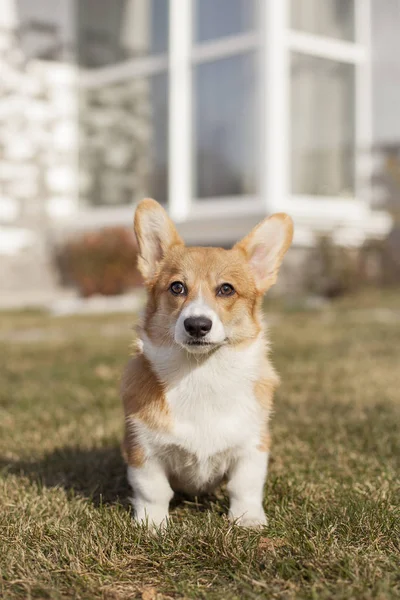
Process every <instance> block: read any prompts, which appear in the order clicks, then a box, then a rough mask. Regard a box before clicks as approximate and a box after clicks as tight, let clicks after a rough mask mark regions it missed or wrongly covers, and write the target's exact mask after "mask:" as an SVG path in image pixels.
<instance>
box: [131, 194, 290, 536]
mask: <svg viewBox="0 0 400 600" xmlns="http://www.w3.org/2000/svg"><path fill="white" fill-rule="evenodd" d="M134 229H135V233H136V237H137V241H138V248H139V255H138V267H139V270H140V272H141V274H142V275H143V278H144V281H145V284H146V288H147V296H148V298H147V306H146V309H145V314H144V318H143V322H142V324H141V325H140V326H139V330H138V337H139V340H138V343H137V352H136V355H135V356H134V357H132V358H131V360H130V361H129V363H128V365H127V367H126V369H125V373H124V375H123V379H122V399H123V404H124V411H125V437H124V441H123V445H122V448H123V455H124V459H125V461H126V463H127V468H128V481H129V484H130V485H131V486H132V488H133V493H134V498H133V501H132V502H133V506H134V510H135V515H136V519H137V520H138V521H140V522H147V523H148V524H149V525H150V526H160V525H164V524H165V523H166V521H167V519H168V509H169V503H170V500H171V498H172V496H173V493H174V491H175V490H177V491H183V492H186V493H189V494H195V495H197V494H202V493H206V492H209V491H211V490H213V489H214V488H215V486H217V485H218V484H219V483H220V482H221V481H222V480H223V479H225V480H226V481H227V491H228V494H229V499H230V508H229V518H230V519H232V520H233V521H235V522H236V523H237V524H239V525H242V526H245V527H259V526H262V525H264V524H265V514H264V510H263V488H264V483H265V479H266V474H267V466H268V454H269V448H270V441H269V431H268V421H269V417H270V414H271V408H272V397H273V393H274V390H275V388H276V387H277V385H278V381H279V380H278V376H277V374H276V373H275V371H274V368H273V367H272V365H271V363H270V362H269V360H268V357H267V351H268V344H267V341H266V338H265V332H264V327H263V324H262V311H261V302H262V298H263V295H264V293H265V292H266V291H267V290H268V289H269V288H270V287H271V286H272V285H273V284H274V283H275V281H276V278H277V274H278V269H279V266H280V264H281V262H282V259H283V256H284V254H285V252H286V251H287V249H288V248H289V246H290V244H291V241H292V236H293V224H292V220H291V218H290V217H289V216H288V215H286V214H275V215H272V216H271V217H269V218H266V219H264V220H263V221H262V222H261V223H260V224H259V225H257V226H256V227H255V228H254V229H253V230H252V231H251V232H250V233H249V234H248V235H247V236H246V237H245V238H244V239H243V240H242V241H240V242H238V243H237V244H236V245H235V246H234V247H233V248H232V249H230V250H224V249H222V248H203V247H200V248H199V247H186V246H185V244H184V242H183V241H182V239H181V238H180V236H179V235H178V233H177V231H176V229H175V227H174V225H173V223H172V221H171V220H170V219H169V217H168V216H167V213H166V212H165V210H164V209H163V208H162V207H161V206H160V205H159V204H158V203H157V202H156V201H155V200H151V199H145V200H143V201H142V202H141V203H140V204H139V205H138V207H137V209H136V213H135V221H134Z"/></svg>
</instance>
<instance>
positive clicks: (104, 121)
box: [79, 73, 168, 206]
mask: <svg viewBox="0 0 400 600" xmlns="http://www.w3.org/2000/svg"><path fill="white" fill-rule="evenodd" d="M167 94H168V91H167V76H166V74H164V73H162V74H158V75H154V76H152V77H151V78H141V79H131V80H128V81H124V82H122V83H118V84H113V85H108V86H103V87H101V88H96V89H87V90H83V91H82V92H81V102H80V161H79V170H80V195H81V199H82V201H83V203H86V204H90V205H112V206H119V205H122V204H132V203H133V202H134V201H137V200H140V199H141V198H143V197H145V196H153V197H154V198H157V200H159V201H160V202H166V199H167V164H168V163H167V149H168V139H167V135H168V134H167V123H168V114H167V106H168V101H167Z"/></svg>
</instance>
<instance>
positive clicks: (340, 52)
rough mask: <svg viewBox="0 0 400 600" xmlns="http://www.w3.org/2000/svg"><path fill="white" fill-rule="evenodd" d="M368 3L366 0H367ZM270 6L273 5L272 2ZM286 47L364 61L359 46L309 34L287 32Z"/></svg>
mask: <svg viewBox="0 0 400 600" xmlns="http://www.w3.org/2000/svg"><path fill="white" fill-rule="evenodd" d="M367 1H368V0H367ZM272 4H274V3H273V2H272ZM286 41H287V45H288V47H289V48H290V50H291V51H292V52H303V53H304V54H309V55H310V56H318V57H320V58H328V59H331V60H337V61H340V62H346V63H351V64H357V63H360V62H363V61H365V60H366V57H367V53H366V49H365V47H364V46H363V45H361V44H355V43H352V42H345V41H342V40H335V39H332V38H326V37H322V36H319V35H314V34H311V33H302V32H300V31H293V30H288V31H287V33H286Z"/></svg>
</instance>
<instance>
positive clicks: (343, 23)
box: [291, 0, 355, 41]
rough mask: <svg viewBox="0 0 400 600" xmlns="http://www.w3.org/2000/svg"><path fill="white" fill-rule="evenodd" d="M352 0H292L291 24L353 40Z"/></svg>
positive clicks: (310, 30) (302, 28)
mask: <svg viewBox="0 0 400 600" xmlns="http://www.w3.org/2000/svg"><path fill="white" fill-rule="evenodd" d="M354 11H355V7H354V0H292V1H291V26H292V28H293V29H299V30H300V31H306V32H307V33H313V34H315V35H322V36H326V37H332V38H338V39H343V40H349V41H352V40H354V23H355V15H354Z"/></svg>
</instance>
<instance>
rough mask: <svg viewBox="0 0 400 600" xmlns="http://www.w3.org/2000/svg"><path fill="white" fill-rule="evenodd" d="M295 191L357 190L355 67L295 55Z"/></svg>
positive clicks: (332, 192) (330, 193) (340, 192)
mask: <svg viewBox="0 0 400 600" xmlns="http://www.w3.org/2000/svg"><path fill="white" fill-rule="evenodd" d="M291 72H292V82H291V124H292V125H291V126H292V140H291V151H292V191H293V192H294V193H295V194H312V195H322V196H326V195H328V196H336V195H341V196H350V195H353V193H354V120H355V116H354V67H353V66H352V65H347V64H343V63H339V62H336V61H333V60H327V59H324V58H315V57H311V56H307V55H303V54H293V55H292V65H291Z"/></svg>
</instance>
